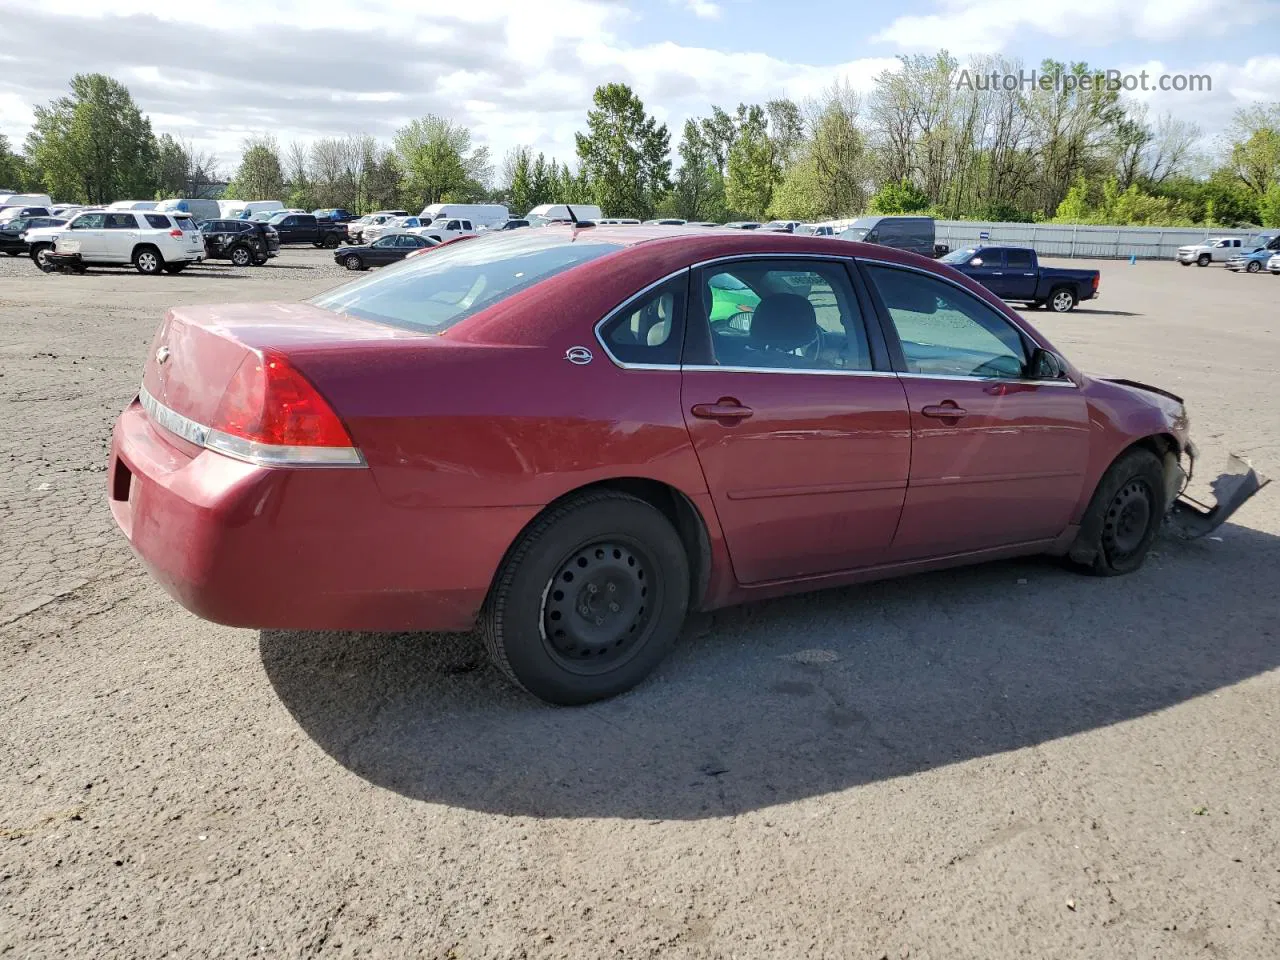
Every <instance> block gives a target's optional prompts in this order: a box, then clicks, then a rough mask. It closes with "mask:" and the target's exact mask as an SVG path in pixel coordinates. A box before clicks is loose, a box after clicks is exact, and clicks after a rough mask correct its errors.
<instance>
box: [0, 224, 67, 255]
mask: <svg viewBox="0 0 1280 960" xmlns="http://www.w3.org/2000/svg"><path fill="white" fill-rule="evenodd" d="M66 222H67V221H66V220H63V219H62V218H61V217H14V218H13V219H12V220H6V221H4V222H3V223H0V253H4V254H8V255H9V256H11V257H21V256H24V255H25V254H27V253H29V252H30V250H31V247H30V245H29V244H28V243H27V231H28V230H39V229H41V228H49V227H60V226H62V225H63V224H64V223H66Z"/></svg>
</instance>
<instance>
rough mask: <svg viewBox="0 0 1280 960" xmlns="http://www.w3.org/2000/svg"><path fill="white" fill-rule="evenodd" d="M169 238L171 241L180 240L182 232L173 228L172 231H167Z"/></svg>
mask: <svg viewBox="0 0 1280 960" xmlns="http://www.w3.org/2000/svg"><path fill="white" fill-rule="evenodd" d="M169 236H171V237H173V239H175V240H181V239H182V231H181V230H179V229H178V228H177V227H174V228H173V229H172V230H170V231H169Z"/></svg>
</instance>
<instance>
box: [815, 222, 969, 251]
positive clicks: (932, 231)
mask: <svg viewBox="0 0 1280 960" xmlns="http://www.w3.org/2000/svg"><path fill="white" fill-rule="evenodd" d="M839 237H840V239H841V240H857V241H860V242H862V243H878V244H880V245H881V246H885V247H893V248H894V249H895V250H910V251H911V252H912V253H918V254H920V256H922V257H937V256H940V255H942V254H944V253H946V252H947V250H946V248H943V249H942V250H941V251H939V250H937V249H935V245H934V241H935V240H936V238H937V228H936V225H935V224H934V221H933V217H898V216H894V217H859V218H858V219H857V220H854V221H853V222H852V223H851V224H849V226H847V227H845V229H844V230H842V231H840V234H839Z"/></svg>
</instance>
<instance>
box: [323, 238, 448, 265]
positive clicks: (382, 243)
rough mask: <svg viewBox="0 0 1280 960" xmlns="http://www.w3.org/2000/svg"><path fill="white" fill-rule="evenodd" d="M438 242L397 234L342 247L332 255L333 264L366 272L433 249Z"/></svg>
mask: <svg viewBox="0 0 1280 960" xmlns="http://www.w3.org/2000/svg"><path fill="white" fill-rule="evenodd" d="M439 242H440V241H438V240H432V239H430V238H429V237H419V236H417V235H416V234H412V233H397V234H392V235H391V236H389V237H382V238H380V239H378V240H375V241H373V243H370V244H366V245H364V246H359V247H343V248H342V249H341V250H335V251H334V253H333V262H334V263H336V264H337V265H338V266H340V267H346V268H347V269H348V270H368V269H369V268H370V267H385V266H386V265H387V264H389V263H398V262H399V261H401V260H403V259H404V258H405V257H407V256H409V255H410V254H411V253H417V252H418V251H419V250H425V249H427V248H429V247H434V246H436V245H437V244H439Z"/></svg>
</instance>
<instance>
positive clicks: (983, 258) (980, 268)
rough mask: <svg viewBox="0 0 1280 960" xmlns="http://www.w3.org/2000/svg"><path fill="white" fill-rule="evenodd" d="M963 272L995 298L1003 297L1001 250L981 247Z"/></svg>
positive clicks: (1002, 253)
mask: <svg viewBox="0 0 1280 960" xmlns="http://www.w3.org/2000/svg"><path fill="white" fill-rule="evenodd" d="M964 272H965V273H967V274H968V275H969V276H971V277H973V279H975V280H977V281H978V282H979V283H980V284H982V285H983V286H984V287H986V288H987V289H988V290H990V291H991V292H992V293H994V294H995V295H996V296H997V297H1003V296H1004V291H1005V283H1004V251H1003V250H1002V249H1001V248H999V247H982V248H981V249H979V250H978V252H977V253H975V254H974V255H973V257H971V258H970V260H969V262H968V263H967V264H966V265H965V270H964Z"/></svg>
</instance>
